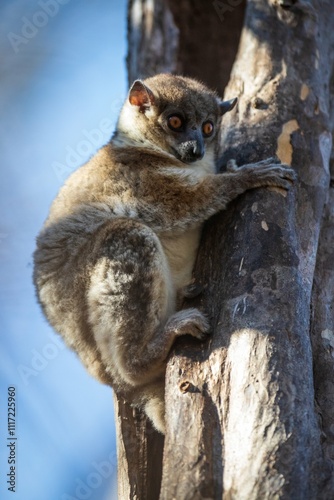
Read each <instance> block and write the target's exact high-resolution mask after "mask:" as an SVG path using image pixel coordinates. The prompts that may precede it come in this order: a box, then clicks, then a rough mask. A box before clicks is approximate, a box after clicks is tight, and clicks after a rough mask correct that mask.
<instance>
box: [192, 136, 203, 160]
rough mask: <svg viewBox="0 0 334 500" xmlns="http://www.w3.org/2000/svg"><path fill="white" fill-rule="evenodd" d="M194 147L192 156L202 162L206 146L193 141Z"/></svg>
mask: <svg viewBox="0 0 334 500" xmlns="http://www.w3.org/2000/svg"><path fill="white" fill-rule="evenodd" d="M193 142H194V143H195V144H194V147H193V151H192V156H193V157H194V158H196V160H200V159H201V158H203V156H204V145H203V144H202V143H201V142H200V141H193Z"/></svg>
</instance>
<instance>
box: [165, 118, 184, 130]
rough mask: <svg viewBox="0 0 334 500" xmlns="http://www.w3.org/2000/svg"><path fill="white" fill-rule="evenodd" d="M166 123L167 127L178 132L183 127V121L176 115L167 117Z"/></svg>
mask: <svg viewBox="0 0 334 500" xmlns="http://www.w3.org/2000/svg"><path fill="white" fill-rule="evenodd" d="M167 123H168V127H169V128H170V129H171V130H177V131H179V130H181V129H182V127H183V120H182V118H181V117H180V116H178V115H171V116H169V117H168V120H167Z"/></svg>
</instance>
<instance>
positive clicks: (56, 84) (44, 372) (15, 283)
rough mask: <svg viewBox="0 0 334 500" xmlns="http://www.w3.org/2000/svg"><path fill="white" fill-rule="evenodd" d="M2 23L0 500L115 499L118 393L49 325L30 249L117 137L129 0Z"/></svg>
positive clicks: (47, 10) (21, 9) (26, 4)
mask: <svg viewBox="0 0 334 500" xmlns="http://www.w3.org/2000/svg"><path fill="white" fill-rule="evenodd" d="M0 19H1V21H0V23H1V24H0V53H1V66H0V107H1V114H0V141H1V156H2V161H1V164H0V165H1V166H0V168H1V176H0V204H1V218H0V268H1V269H0V277H1V282H0V328H1V351H0V498H1V499H7V498H8V499H9V498H11V499H12V498H15V499H16V500H74V499H91V500H106V499H109V500H110V499H116V446H115V434H114V420H113V402H112V392H111V390H110V388H108V387H105V386H102V385H101V384H99V383H98V382H96V381H95V380H94V379H92V378H91V377H90V376H89V375H88V374H87V373H86V371H85V369H84V368H83V367H82V366H81V364H80V363H79V361H78V360H77V358H76V356H75V354H73V353H72V352H70V351H69V350H68V349H67V348H65V347H64V345H63V343H62V340H61V339H60V338H59V337H58V336H57V335H55V334H54V333H53V331H52V329H51V328H50V327H49V326H48V324H47V323H46V321H45V320H44V318H43V316H42V313H41V310H40V308H39V306H38V304H37V301H36V298H35V292H34V288H33V285H32V253H33V251H34V247H35V237H36V235H37V233H38V232H39V230H40V228H41V226H42V224H43V221H44V219H45V218H46V216H47V212H48V208H49V206H50V203H51V201H52V200H53V198H54V197H55V195H56V194H57V192H58V190H59V188H60V186H61V185H62V184H63V182H64V180H65V179H66V177H68V175H69V174H70V173H71V172H72V171H73V170H74V169H75V168H77V167H78V166H79V165H81V164H82V163H84V162H85V161H86V160H87V159H88V158H89V157H90V156H91V155H92V154H94V152H95V151H96V150H97V149H98V148H99V147H100V146H101V145H102V144H104V143H105V142H107V141H108V140H109V138H110V136H111V135H112V132H113V129H114V125H115V122H116V118H117V115H118V112H119V109H120V107H121V103H122V101H123V99H124V98H125V95H126V91H127V84H126V73H125V53H126V0H118V1H117V2H116V1H110V0H80V1H78V0H37V1H35V0H2V2H1V6H0ZM9 386H14V387H15V392H16V437H17V441H16V492H15V494H13V493H12V492H10V491H8V489H7V488H8V486H9V485H8V484H7V482H6V481H7V479H8V477H7V473H8V472H9V465H8V455H9V451H10V449H9V448H8V447H7V444H8V442H9V441H8V439H7V438H8V430H7V390H8V387H9Z"/></svg>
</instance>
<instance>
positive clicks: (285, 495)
mask: <svg viewBox="0 0 334 500" xmlns="http://www.w3.org/2000/svg"><path fill="white" fill-rule="evenodd" d="M245 3H246V2H243V1H241V0H224V1H213V2H203V1H201V0H185V1H182V2H181V1H176V0H165V1H164V0H154V1H153V0H150V1H149V0H130V1H129V9H128V16H129V17H128V40H129V55H128V60H127V63H128V73H129V81H130V82H131V81H132V80H133V79H135V78H138V77H146V76H149V75H152V74H155V73H158V72H162V71H169V72H175V73H181V74H186V75H187V76H193V77H197V78H199V79H200V80H202V81H204V82H205V83H207V84H208V85H210V86H211V87H213V88H216V89H217V90H218V91H219V92H220V94H223V92H224V89H225V98H232V97H235V96H236V97H238V98H239V105H238V109H237V112H236V113H231V114H230V116H228V117H227V116H226V118H224V122H223V125H224V126H223V132H222V151H221V155H220V158H219V165H218V167H219V168H220V169H221V170H223V169H224V167H225V165H226V162H227V160H229V159H231V158H235V159H236V160H237V163H238V164H244V163H250V162H253V161H258V160H261V159H264V158H267V157H270V156H275V155H276V156H277V157H278V158H279V159H280V160H281V161H282V162H284V163H288V164H290V165H292V167H293V168H294V169H295V170H296V171H297V173H298V181H297V184H296V186H295V188H294V189H293V190H292V191H291V192H289V193H288V194H287V195H286V193H283V192H280V191H279V190H272V189H257V190H254V191H249V192H247V193H246V194H244V195H242V196H241V197H240V198H239V199H238V200H236V201H235V202H234V203H231V206H230V207H229V210H228V211H226V212H224V213H222V214H218V215H216V216H215V217H214V218H212V219H211V220H210V221H209V222H208V223H207V224H206V227H205V230H204V233H203V237H202V242H201V246H200V251H199V255H198V259H197V264H196V268H195V271H194V275H195V278H196V280H197V281H198V282H200V283H201V284H202V285H203V287H204V292H203V294H202V296H201V297H200V299H198V301H197V302H196V303H195V302H192V304H194V303H195V304H196V305H197V306H198V307H200V308H201V309H203V310H204V311H205V312H206V313H207V314H208V315H209V316H210V318H211V322H212V326H213V336H212V339H211V340H210V341H209V342H207V343H206V344H203V345H199V344H198V343H196V342H194V341H192V340H191V339H182V340H180V341H179V342H178V343H177V345H176V346H175V349H174V351H173V353H172V355H171V357H170V360H169V363H168V368H167V375H166V408H167V414H166V422H167V433H166V437H165V443H164V451H163V459H162V449H163V440H162V438H161V436H159V435H158V434H157V433H156V432H155V431H153V430H152V428H151V427H150V425H149V424H148V423H147V421H146V419H145V417H144V416H142V415H140V414H138V412H133V411H132V410H131V408H129V406H128V405H127V403H126V402H124V401H122V400H120V401H119V402H118V403H117V404H116V409H117V416H118V418H117V422H118V440H119V447H118V449H119V497H120V498H121V499H122V500H123V499H127V498H136V499H142V500H144V499H148V500H151V499H152V500H155V499H158V498H160V499H161V500H170V499H174V498H175V499H177V500H182V499H188V500H195V499H202V498H206V499H221V498H225V499H229V498H231V499H237V500H243V499H244V500H252V499H254V500H255V499H276V498H277V499H289V500H290V499H293V500H295V499H300V500H305V499H310V500H311V499H312V500H313V499H329V498H334V479H333V478H334V472H333V471H334V468H333V466H334V310H333V303H334V190H333V180H332V182H331V173H332V179H333V176H334V172H333V170H334V169H333V162H331V155H332V130H333V126H334V112H333V103H334V100H333V94H334V72H333V58H334V29H333V28H334V5H332V4H331V2H329V1H326V0H248V2H247V5H245ZM232 66H233V68H232ZM226 85H227V86H226ZM331 168H332V170H331ZM185 305H186V304H185ZM187 306H189V302H188V303H187ZM161 474H162V478H161ZM160 481H161V484H160ZM159 492H160V493H159ZM159 495H160V496H159Z"/></svg>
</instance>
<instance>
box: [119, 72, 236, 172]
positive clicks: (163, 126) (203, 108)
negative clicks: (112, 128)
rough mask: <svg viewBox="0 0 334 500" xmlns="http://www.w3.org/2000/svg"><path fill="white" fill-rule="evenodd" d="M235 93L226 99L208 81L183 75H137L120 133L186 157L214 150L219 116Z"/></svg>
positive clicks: (186, 159)
mask: <svg viewBox="0 0 334 500" xmlns="http://www.w3.org/2000/svg"><path fill="white" fill-rule="evenodd" d="M236 103H237V99H232V100H230V101H222V100H221V99H220V98H219V97H218V96H217V95H216V94H215V92H213V91H212V90H209V89H208V88H207V87H206V86H205V85H203V84H201V83H199V82H197V81H196V80H193V79H191V78H185V77H182V76H173V75H169V74H161V75H156V76H154V77H151V78H147V79H146V80H143V81H141V80H136V81H135V82H134V83H133V85H132V87H131V88H130V91H129V94H128V97H127V100H126V102H125V104H124V106H123V108H122V111H121V114H120V117H119V121H118V124H117V129H116V136H118V135H120V136H123V138H126V140H127V142H128V141H130V142H131V143H136V144H137V145H140V144H142V145H143V146H146V147H147V146H149V147H153V148H158V149H160V150H164V151H167V152H168V153H169V154H172V155H174V156H175V157H176V158H177V159H178V160H181V161H182V162H184V163H188V164H189V163H192V162H195V161H196V160H199V159H202V158H203V156H204V155H205V154H208V153H209V152H211V153H212V155H213V154H214V152H215V148H216V143H217V140H218V135H219V134H218V132H219V127H220V122H221V117H222V115H223V114H224V113H226V112H227V111H230V110H231V109H233V108H234V106H235V105H236Z"/></svg>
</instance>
